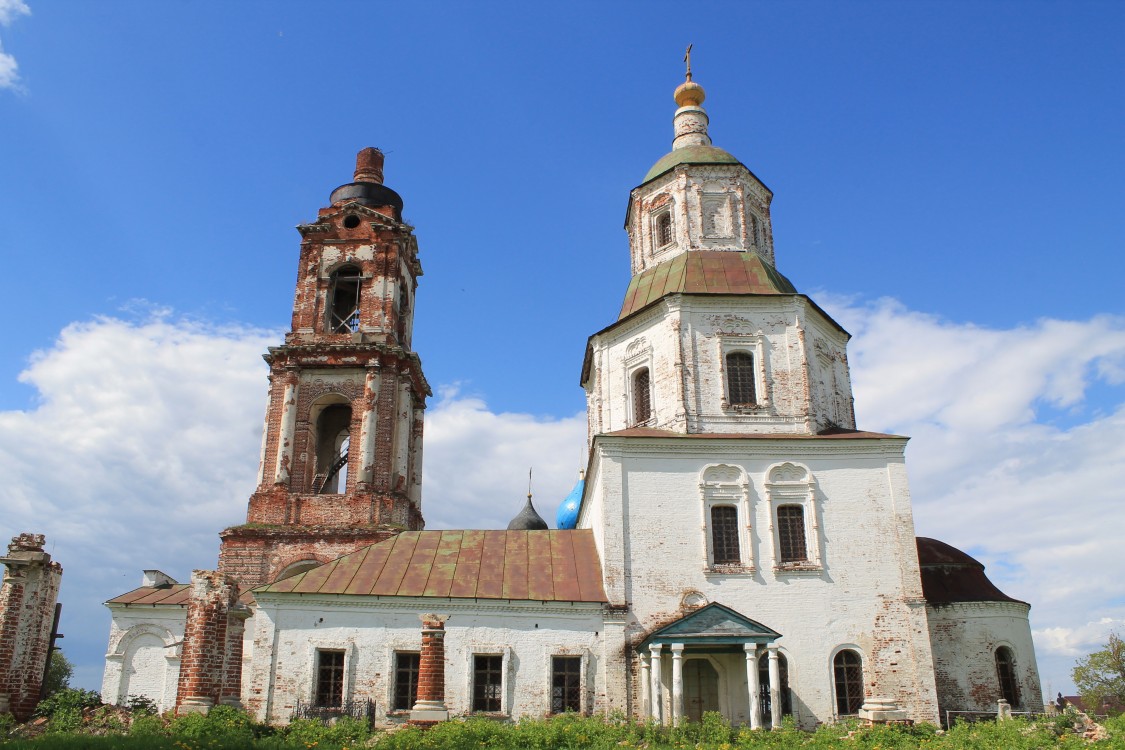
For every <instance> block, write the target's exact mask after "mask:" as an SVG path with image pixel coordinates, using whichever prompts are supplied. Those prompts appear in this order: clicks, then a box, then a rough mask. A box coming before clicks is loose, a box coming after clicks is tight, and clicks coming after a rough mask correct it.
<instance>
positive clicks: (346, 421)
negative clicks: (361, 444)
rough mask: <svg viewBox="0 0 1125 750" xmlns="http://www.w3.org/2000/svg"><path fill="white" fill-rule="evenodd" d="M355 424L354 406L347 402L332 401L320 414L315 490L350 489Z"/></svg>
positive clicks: (332, 492) (324, 492) (320, 493)
mask: <svg viewBox="0 0 1125 750" xmlns="http://www.w3.org/2000/svg"><path fill="white" fill-rule="evenodd" d="M351 427H352V407H351V406H349V405H347V404H332V405H331V406H328V407H327V408H325V409H324V411H322V412H321V413H320V416H319V417H317V420H316V472H315V474H314V476H313V483H312V491H313V492H314V493H316V494H318V495H335V494H338V493H340V492H342V491H346V490H347V486H348V485H347V477H348V474H347V466H348V448H349V446H350V445H351Z"/></svg>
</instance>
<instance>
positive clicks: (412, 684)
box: [394, 652, 422, 711]
mask: <svg viewBox="0 0 1125 750" xmlns="http://www.w3.org/2000/svg"><path fill="white" fill-rule="evenodd" d="M421 663H422V655H421V654H415V653H406V652H399V653H396V654H395V696H394V710H395V711H409V710H410V709H412V708H414V701H415V699H416V697H417V695H418V668H419V666H421Z"/></svg>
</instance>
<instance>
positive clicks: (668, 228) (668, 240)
mask: <svg viewBox="0 0 1125 750" xmlns="http://www.w3.org/2000/svg"><path fill="white" fill-rule="evenodd" d="M670 244H672V214H671V212H669V211H665V212H664V213H662V214H660V216H658V217H657V218H656V246H657V247H664V246H665V245H670Z"/></svg>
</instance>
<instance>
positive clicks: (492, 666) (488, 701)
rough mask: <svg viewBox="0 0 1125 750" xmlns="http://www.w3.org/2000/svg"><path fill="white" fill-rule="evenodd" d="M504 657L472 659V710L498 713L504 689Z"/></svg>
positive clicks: (478, 657)
mask: <svg viewBox="0 0 1125 750" xmlns="http://www.w3.org/2000/svg"><path fill="white" fill-rule="evenodd" d="M503 676H504V657H503V656H500V655H496V656H479V655H478V656H474V657H473V710H474V711H486V712H489V713H499V712H500V711H501V710H502V703H501V701H500V697H501V695H502V692H501V691H502V690H503V689H504V679H503Z"/></svg>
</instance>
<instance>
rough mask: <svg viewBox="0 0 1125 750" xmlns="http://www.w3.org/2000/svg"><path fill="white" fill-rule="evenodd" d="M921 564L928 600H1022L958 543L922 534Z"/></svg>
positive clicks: (939, 603) (919, 552) (919, 546)
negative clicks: (996, 581)
mask: <svg viewBox="0 0 1125 750" xmlns="http://www.w3.org/2000/svg"><path fill="white" fill-rule="evenodd" d="M917 543H918V564H919V566H920V567H921V569H922V596H923V597H924V598H925V600H926V603H927V604H931V605H941V604H952V603H954V602H1018V603H1020V604H1026V603H1027V602H1021V601H1020V600H1019V599H1013V598H1012V597H1010V596H1008V595H1007V594H1005V593H1004V592H1003V591H1001V590H1000V589H998V588H996V584H994V583H993V582H992V581H990V580H988V576H986V575H985V574H984V565H982V564H981V563H979V562H977V561H976V560H974V559H973V558H972V557H970V556H969V555H967V554H965V553H964V552H962V551H961V550H959V549H957V548H956V547H954V546H952V545H949V544H946V543H945V542H940V541H938V540H937V539H930V538H928V537H924V536H920V537H918V539H917Z"/></svg>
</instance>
